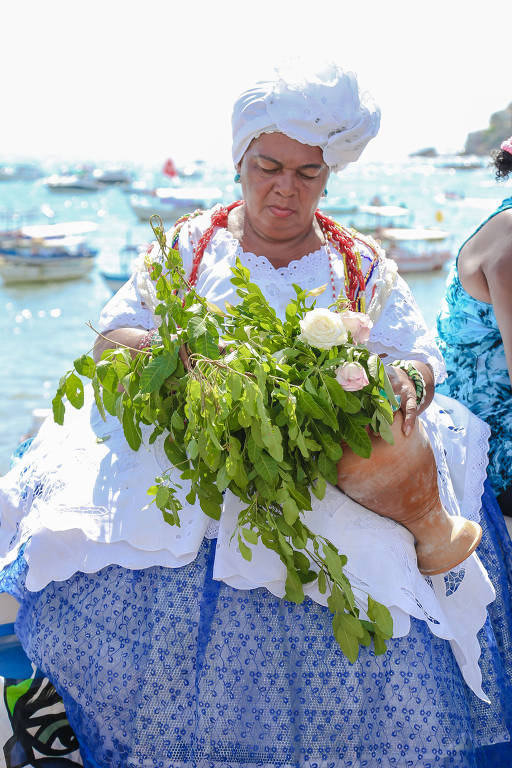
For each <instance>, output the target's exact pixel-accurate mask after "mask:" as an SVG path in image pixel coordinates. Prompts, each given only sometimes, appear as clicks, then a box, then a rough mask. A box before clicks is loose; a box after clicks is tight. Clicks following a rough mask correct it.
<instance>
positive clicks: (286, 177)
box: [276, 169, 295, 197]
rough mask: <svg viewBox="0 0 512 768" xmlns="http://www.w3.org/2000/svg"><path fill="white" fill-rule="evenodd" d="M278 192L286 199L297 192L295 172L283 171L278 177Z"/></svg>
mask: <svg viewBox="0 0 512 768" xmlns="http://www.w3.org/2000/svg"><path fill="white" fill-rule="evenodd" d="M276 190H277V191H278V192H279V193H280V194H281V195H283V196H284V197H289V196H290V195H293V193H294V192H295V174H294V172H293V171H287V170H285V169H283V170H282V171H281V173H279V174H278V175H277V179H276Z"/></svg>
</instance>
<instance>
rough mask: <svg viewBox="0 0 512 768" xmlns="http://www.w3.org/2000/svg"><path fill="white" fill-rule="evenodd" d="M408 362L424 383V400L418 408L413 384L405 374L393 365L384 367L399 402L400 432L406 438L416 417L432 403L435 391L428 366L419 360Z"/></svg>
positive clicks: (430, 369)
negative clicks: (401, 421)
mask: <svg viewBox="0 0 512 768" xmlns="http://www.w3.org/2000/svg"><path fill="white" fill-rule="evenodd" d="M410 362H411V363H412V364H413V366H414V367H415V368H416V369H417V370H418V371H419V372H420V373H421V375H422V376H423V380H424V382H425V398H424V401H423V403H422V404H421V406H418V402H417V396H416V387H415V384H414V382H413V381H412V379H411V378H410V377H409V376H408V375H407V373H406V372H405V371H404V370H403V369H402V368H397V367H395V366H394V365H387V366H386V372H387V374H388V377H389V381H390V384H391V386H392V387H393V392H394V393H395V395H397V397H398V398H399V400H400V410H401V411H402V414H403V417H404V421H403V424H402V432H403V433H404V435H405V436H406V437H407V436H408V435H410V434H411V432H412V430H413V428H414V424H415V422H416V417H417V416H418V415H419V414H420V413H421V412H422V411H424V410H425V408H426V407H427V406H428V405H430V403H431V402H432V398H433V397H434V390H435V384H434V373H433V371H432V368H431V367H430V365H428V364H427V363H422V362H420V361H419V360H411V361H410Z"/></svg>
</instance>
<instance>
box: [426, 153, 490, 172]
mask: <svg viewBox="0 0 512 768" xmlns="http://www.w3.org/2000/svg"><path fill="white" fill-rule="evenodd" d="M486 164H487V161H486V159H485V158H483V157H479V156H478V155H455V156H454V157H446V158H444V159H443V160H440V161H439V162H437V163H434V165H435V167H436V168H441V169H443V170H447V171H477V170H479V169H480V168H485V166H486Z"/></svg>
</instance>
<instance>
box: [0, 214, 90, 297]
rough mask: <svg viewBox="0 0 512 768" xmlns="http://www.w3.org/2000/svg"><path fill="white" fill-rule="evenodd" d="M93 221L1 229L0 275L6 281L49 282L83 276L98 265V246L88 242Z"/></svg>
mask: <svg viewBox="0 0 512 768" xmlns="http://www.w3.org/2000/svg"><path fill="white" fill-rule="evenodd" d="M95 229H96V224H95V223H94V222H91V221H75V222H68V223H67V224H43V225H40V226H26V227H21V228H20V229H18V230H11V231H5V230H4V231H3V232H0V275H1V276H2V278H3V281H4V283H26V282H46V281H55V280H72V279H76V278H80V277H83V276H84V275H86V274H88V273H89V272H90V271H91V270H92V269H93V267H94V265H95V261H96V256H97V254H98V251H97V249H95V248H91V247H90V246H89V245H88V244H87V242H86V235H87V234H88V233H90V232H92V231H94V230H95Z"/></svg>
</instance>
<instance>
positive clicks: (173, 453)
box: [164, 435, 188, 471]
mask: <svg viewBox="0 0 512 768" xmlns="http://www.w3.org/2000/svg"><path fill="white" fill-rule="evenodd" d="M164 451H165V455H166V456H167V458H168V459H169V461H170V462H171V464H173V466H175V467H177V469H180V470H181V471H183V470H184V469H186V468H187V467H188V458H187V454H186V452H185V449H184V448H183V447H182V446H181V445H179V444H178V443H177V442H176V440H172V439H171V437H170V435H169V436H168V437H166V438H165V440H164Z"/></svg>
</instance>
